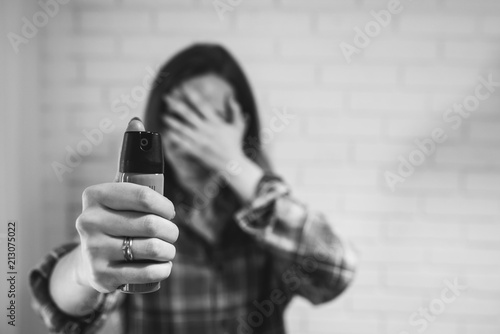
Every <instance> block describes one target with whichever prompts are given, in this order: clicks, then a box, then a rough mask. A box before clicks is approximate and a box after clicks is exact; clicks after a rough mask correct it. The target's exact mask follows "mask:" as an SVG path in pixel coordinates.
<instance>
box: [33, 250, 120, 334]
mask: <svg viewBox="0 0 500 334" xmlns="http://www.w3.org/2000/svg"><path fill="white" fill-rule="evenodd" d="M77 246H78V242H71V243H66V244H63V245H62V246H59V247H58V248H55V249H54V250H52V251H51V252H50V253H49V254H47V255H46V256H45V257H44V258H43V259H42V260H41V261H40V262H39V263H38V265H37V266H36V267H35V268H33V269H32V270H31V271H30V273H29V285H30V289H31V294H32V299H31V307H32V308H33V310H34V311H35V312H36V313H37V314H38V315H39V316H40V317H41V318H42V320H43V322H44V323H45V325H46V326H47V328H48V330H49V332H50V333H64V334H76V333H81V334H83V333H84V334H90V333H96V332H97V331H98V330H99V329H100V328H101V327H102V326H103V324H104V322H105V319H106V318H107V316H108V314H109V313H111V311H113V310H114V309H116V308H117V307H118V306H119V305H120V304H121V302H122V301H123V298H124V296H123V294H122V293H120V292H119V291H115V292H112V293H102V294H100V296H99V303H98V305H97V307H96V309H95V310H94V311H93V312H92V313H90V314H89V315H87V316H82V317H74V316H71V315H68V314H66V313H64V312H63V311H61V310H60V309H59V308H58V307H57V305H56V304H55V303H54V301H53V300H52V298H51V296H50V293H49V278H50V275H51V273H52V270H53V269H54V267H55V265H56V263H57V261H58V260H59V259H60V258H62V257H63V256H64V255H65V254H67V253H69V252H70V251H72V250H73V249H74V248H75V247H77Z"/></svg>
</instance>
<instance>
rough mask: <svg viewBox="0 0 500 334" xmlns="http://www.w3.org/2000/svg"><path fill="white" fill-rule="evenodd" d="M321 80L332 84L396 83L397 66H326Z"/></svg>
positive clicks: (322, 71)
mask: <svg viewBox="0 0 500 334" xmlns="http://www.w3.org/2000/svg"><path fill="white" fill-rule="evenodd" d="M321 81H322V82H323V83H327V84H329V83H334V84H342V85H348V84H356V85H387V84H396V83H397V68H396V67H393V66H352V65H349V66H347V65H344V66H339V65H334V66H326V67H324V68H322V70H321Z"/></svg>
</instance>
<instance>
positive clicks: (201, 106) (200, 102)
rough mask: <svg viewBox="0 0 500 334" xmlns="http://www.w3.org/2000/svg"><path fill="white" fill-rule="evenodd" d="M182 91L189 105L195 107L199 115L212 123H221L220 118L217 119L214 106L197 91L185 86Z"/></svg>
mask: <svg viewBox="0 0 500 334" xmlns="http://www.w3.org/2000/svg"><path fill="white" fill-rule="evenodd" d="M182 91H183V93H184V96H185V97H186V100H187V102H188V103H190V104H191V105H192V106H193V107H195V108H196V109H197V110H198V111H199V113H200V114H201V115H202V116H203V118H205V119H206V120H208V121H210V122H220V121H221V120H220V118H219V117H217V112H216V110H215V109H214V108H213V106H212V104H210V103H208V101H207V100H206V99H205V98H204V97H203V96H201V94H200V93H198V92H197V91H196V90H194V89H192V88H189V87H186V86H183V87H182Z"/></svg>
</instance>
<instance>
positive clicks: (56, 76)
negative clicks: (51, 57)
mask: <svg viewBox="0 0 500 334" xmlns="http://www.w3.org/2000/svg"><path fill="white" fill-rule="evenodd" d="M43 71H44V72H45V73H44V76H45V77H46V78H47V82H52V83H54V82H60V83H68V82H74V81H76V80H77V79H78V78H79V69H78V64H77V63H76V62H74V61H69V60H67V61H47V62H46V63H45V65H44V66H43Z"/></svg>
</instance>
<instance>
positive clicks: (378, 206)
mask: <svg viewBox="0 0 500 334" xmlns="http://www.w3.org/2000/svg"><path fill="white" fill-rule="evenodd" d="M345 209H346V211H353V212H374V213H396V212H416V210H417V202H416V199H415V198H405V197H396V196H393V197H390V196H385V195H377V194H373V195H368V194H357V195H353V194H348V195H345Z"/></svg>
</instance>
